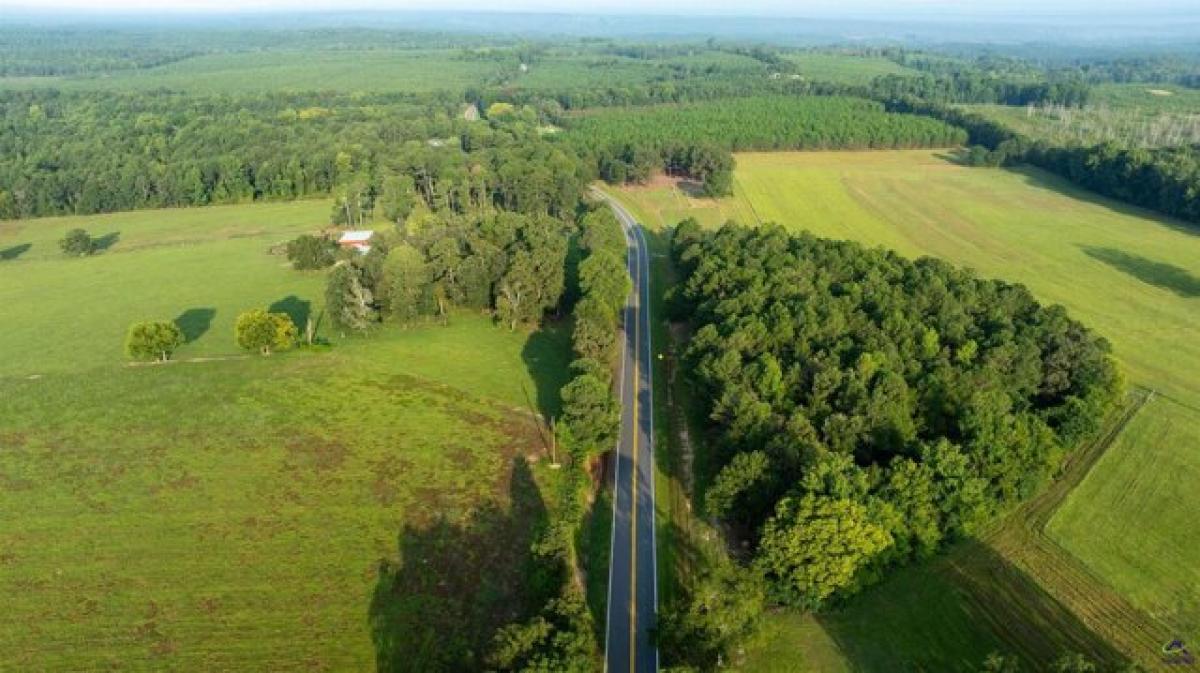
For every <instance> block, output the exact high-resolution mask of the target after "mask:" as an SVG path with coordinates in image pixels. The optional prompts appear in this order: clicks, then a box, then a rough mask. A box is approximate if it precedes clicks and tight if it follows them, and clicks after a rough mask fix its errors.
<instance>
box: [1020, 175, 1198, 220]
mask: <svg viewBox="0 0 1200 673" xmlns="http://www.w3.org/2000/svg"><path fill="white" fill-rule="evenodd" d="M1006 170H1009V171H1012V172H1013V173H1016V174H1018V175H1020V176H1021V177H1022V179H1023V181H1024V182H1025V184H1027V185H1029V186H1030V187H1034V188H1036V189H1041V190H1045V191H1049V192H1054V193H1055V194H1061V195H1063V196H1069V197H1071V198H1072V199H1075V200H1076V201H1084V202H1087V203H1090V204H1092V205H1096V206H1100V207H1101V208H1104V209H1105V210H1109V211H1112V212H1114V213H1118V214H1120V215H1126V216H1128V217H1137V218H1142V219H1146V220H1150V221H1152V222H1154V223H1155V224H1158V225H1161V226H1164V227H1167V228H1168V229H1174V230H1175V231H1178V232H1180V233H1183V234H1188V235H1190V236H1200V225H1197V224H1190V223H1188V222H1185V221H1183V220H1178V219H1175V218H1172V217H1170V216H1169V215H1163V214H1162V213H1157V212H1155V211H1153V210H1150V209H1148V208H1144V207H1142V206H1136V205H1133V204H1132V203H1125V202H1124V201H1118V200H1117V199H1114V198H1112V197H1109V196H1104V195H1102V194H1097V193H1096V192H1093V191H1091V190H1089V189H1088V188H1086V187H1084V186H1082V185H1077V184H1075V183H1074V182H1071V181H1070V180H1068V179H1066V178H1064V177H1062V176H1060V175H1056V174H1054V173H1051V172H1050V171H1047V170H1044V169H1041V168H1038V167H1036V166H1030V165H1022V166H1016V167H1012V168H1008V169H1006Z"/></svg>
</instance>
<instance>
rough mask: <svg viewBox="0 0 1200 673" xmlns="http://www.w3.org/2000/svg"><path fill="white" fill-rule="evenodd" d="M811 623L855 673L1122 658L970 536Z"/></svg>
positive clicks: (1117, 664) (1108, 662)
mask: <svg viewBox="0 0 1200 673" xmlns="http://www.w3.org/2000/svg"><path fill="white" fill-rule="evenodd" d="M818 621H819V622H820V624H821V626H822V627H823V628H824V630H825V631H826V632H827V633H828V634H829V635H830V636H831V637H832V638H833V639H834V641H835V642H836V643H837V645H838V648H839V649H840V650H841V652H842V654H843V656H845V657H846V658H847V659H848V660H849V661H850V662H851V664H852V667H853V668H854V670H860V671H868V672H870V671H913V670H928V671H950V670H978V669H979V667H980V664H981V663H982V662H983V660H984V658H985V657H986V656H987V655H988V654H989V653H991V652H1000V653H1002V654H1006V655H1015V656H1017V657H1019V658H1020V659H1021V662H1022V665H1023V667H1022V670H1043V669H1044V668H1045V667H1046V666H1047V665H1048V664H1049V662H1051V661H1054V660H1055V659H1056V658H1058V657H1059V656H1060V655H1061V654H1062V653H1064V652H1079V653H1082V654H1083V655H1084V656H1086V657H1088V658H1089V659H1091V660H1092V661H1095V662H1097V663H1099V664H1100V665H1101V670H1110V669H1111V670H1119V669H1120V668H1121V667H1122V666H1124V665H1126V664H1127V663H1128V662H1127V660H1126V659H1125V657H1124V656H1122V655H1121V653H1120V652H1118V651H1117V650H1116V649H1114V648H1113V647H1112V646H1111V645H1110V644H1109V643H1107V642H1106V641H1105V640H1104V639H1103V638H1102V637H1101V636H1099V635H1097V634H1096V633H1094V632H1093V631H1092V630H1091V629H1090V628H1088V627H1087V625H1085V624H1084V623H1083V622H1081V621H1080V620H1079V618H1078V617H1076V616H1075V615H1074V614H1073V613H1072V612H1071V611H1070V610H1069V609H1067V608H1066V607H1065V606H1064V605H1063V604H1062V603H1060V602H1058V601H1057V600H1056V599H1055V598H1054V597H1052V596H1051V595H1050V594H1048V593H1047V592H1046V591H1045V590H1044V589H1043V588H1042V587H1041V586H1040V585H1038V583H1037V582H1036V581H1035V580H1034V579H1033V578H1031V577H1030V576H1029V575H1027V574H1026V573H1025V572H1024V571H1022V570H1021V569H1020V568H1017V567H1016V566H1014V565H1012V564H1011V563H1009V562H1008V560H1007V559H1005V558H1004V557H1002V556H1000V555H999V554H997V553H996V552H995V551H994V550H993V549H992V548H991V547H989V546H988V545H986V544H984V543H982V542H979V541H975V540H971V541H967V542H964V543H961V544H959V545H956V546H955V547H954V548H952V549H951V550H950V551H948V552H947V554H946V555H945V556H943V557H940V558H938V559H935V560H933V561H931V562H929V563H926V564H919V565H916V566H912V567H908V568H903V569H901V570H899V571H897V572H896V573H895V574H894V575H892V576H891V577H889V578H888V579H887V580H885V581H884V582H883V583H882V584H880V585H878V586H875V587H872V588H870V589H867V590H866V591H864V592H863V593H862V594H861V595H859V596H856V597H854V598H852V599H850V601H849V602H848V603H847V604H846V605H844V606H842V607H841V608H839V609H836V610H833V611H830V612H829V613H826V614H822V615H820V616H819V617H818Z"/></svg>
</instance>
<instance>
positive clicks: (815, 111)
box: [566, 96, 967, 195]
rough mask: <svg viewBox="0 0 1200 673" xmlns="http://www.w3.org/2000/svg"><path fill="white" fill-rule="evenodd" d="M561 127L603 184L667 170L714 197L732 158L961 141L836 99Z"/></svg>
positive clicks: (936, 128) (679, 108) (577, 121)
mask: <svg viewBox="0 0 1200 673" xmlns="http://www.w3.org/2000/svg"><path fill="white" fill-rule="evenodd" d="M566 123H567V124H568V126H569V129H570V133H569V137H570V139H571V142H572V144H573V145H575V146H576V147H578V148H579V153H580V154H582V155H586V156H590V157H591V158H592V160H593V161H594V163H595V166H596V171H597V174H598V175H599V176H600V177H601V178H603V179H604V180H607V181H609V182H618V183H619V182H642V181H645V180H646V179H648V178H649V177H650V176H651V175H652V174H653V173H654V172H656V171H659V170H665V171H667V172H668V173H674V174H682V175H688V176H691V177H693V178H695V179H697V180H700V181H702V182H704V183H705V186H706V190H707V191H708V192H709V193H710V194H715V195H719V194H724V193H726V192H728V190H729V186H730V183H731V179H732V178H731V171H732V168H733V161H732V157H731V156H729V153H730V152H736V151H745V150H811V149H867V148H871V149H880V148H902V147H942V146H950V145H958V144H961V143H963V142H965V141H966V137H967V135H966V133H965V132H963V131H962V130H961V129H958V128H955V127H953V126H950V125H949V124H945V123H943V122H939V121H935V120H933V119H930V118H928V117H922V116H916V115H905V114H891V113H888V112H887V111H885V110H884V106H883V105H882V104H880V103H876V102H873V101H868V100H864V99H861V98H848V97H841V96H820V97H815V96H813V97H801V98H786V97H753V98H737V99H728V100H721V101H713V102H708V103H693V104H686V105H664V106H656V107H650V108H639V109H636V110H633V109H619V110H603V111H595V112H587V113H582V114H579V115H574V116H571V117H569V118H568V119H567V122H566Z"/></svg>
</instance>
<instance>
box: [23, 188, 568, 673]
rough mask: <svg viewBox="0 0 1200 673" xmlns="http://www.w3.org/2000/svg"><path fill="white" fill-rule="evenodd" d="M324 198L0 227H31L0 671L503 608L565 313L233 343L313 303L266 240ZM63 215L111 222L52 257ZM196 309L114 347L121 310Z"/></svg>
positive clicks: (488, 615)
mask: <svg viewBox="0 0 1200 673" xmlns="http://www.w3.org/2000/svg"><path fill="white" fill-rule="evenodd" d="M327 214H328V206H327V204H326V203H324V202H314V203H303V202H301V203H293V204H285V205H278V206H276V205H265V206H259V205H254V206H238V207H229V208H209V209H201V210H180V211H152V212H151V211H148V212H142V213H131V214H119V215H110V216H101V217H88V218H78V219H74V218H70V219H56V220H33V221H26V222H21V223H4V224H0V232H3V237H4V238H3V239H0V254H3V251H4V250H8V249H11V248H12V247H13V246H24V245H25V244H26V243H31V245H30V247H28V248H27V249H25V250H24V251H23V252H22V253H21V254H20V256H11V255H9V256H8V257H5V258H4V259H3V260H2V261H0V288H2V290H0V291H2V292H3V293H4V294H3V297H2V300H0V305H2V306H4V309H3V318H4V325H5V329H4V330H3V333H4V337H3V341H2V342H0V352H3V353H4V355H5V359H4V362H3V368H4V369H3V370H2V371H0V511H2V512H4V516H3V518H0V591H3V593H4V595H5V596H6V600H5V602H4V619H3V620H0V652H3V653H4V654H3V664H0V668H3V669H5V670H7V669H8V668H12V669H13V670H99V669H110V668H117V669H120V670H154V671H160V670H178V671H193V670H256V669H268V670H366V669H371V668H374V667H375V666H376V664H377V662H382V665H383V666H385V667H386V666H392V665H395V663H396V662H397V661H422V660H423V659H422V658H423V657H425V656H427V655H428V654H429V653H430V652H436V651H454V652H466V651H470V650H474V651H479V649H480V648H481V647H483V646H484V645H485V643H484V642H483V641H484V639H486V638H487V637H488V636H489V635H490V633H491V632H492V630H493V629H494V627H495V626H496V625H497V624H499V623H500V622H502V621H506V620H508V619H510V618H512V617H514V616H516V615H519V614H520V613H521V612H522V611H523V610H525V609H526V608H527V607H528V606H527V605H526V603H527V596H526V595H525V594H524V593H523V590H524V588H525V584H523V583H522V582H521V581H520V580H521V578H522V577H523V576H524V569H525V564H526V562H527V560H528V555H529V548H530V543H531V540H532V536H533V534H534V530H535V528H536V526H537V525H539V523H540V522H541V521H542V519H543V518H544V516H545V512H546V509H547V508H549V507H552V506H553V503H552V502H547V501H546V500H545V499H543V497H542V494H543V493H552V492H554V488H553V483H552V482H553V480H554V479H555V473H554V472H552V471H551V470H549V469H548V468H547V467H546V466H544V464H543V463H542V462H538V461H537V459H538V457H539V456H540V455H541V453H542V452H543V451H544V449H543V442H542V439H541V433H540V431H539V425H538V423H537V421H536V419H535V417H534V413H533V410H534V409H537V408H542V409H546V410H553V408H552V406H553V404H555V400H556V392H555V391H557V388H558V386H559V385H561V383H562V381H561V380H560V377H561V372H563V371H565V369H566V364H567V362H566V361H567V358H568V351H569V342H568V340H567V337H566V330H565V329H549V330H544V331H541V332H536V333H523V332H519V331H518V332H509V331H507V330H501V329H497V328H495V327H494V326H493V325H492V324H491V322H490V320H488V319H487V318H485V317H482V316H477V315H466V314H464V315H456V316H454V317H453V319H452V321H451V324H450V326H448V327H440V326H429V327H423V328H415V329H409V330H399V329H384V330H382V331H381V332H379V333H377V334H374V335H372V336H370V337H367V338H361V337H358V338H345V339H343V338H341V337H339V336H338V335H336V334H329V335H328V336H329V337H330V338H331V340H332V341H333V345H332V347H331V348H328V349H324V350H315V351H295V352H290V353H280V354H276V355H273V356H271V357H266V358H264V357H260V356H252V357H244V358H242V357H240V356H238V355H237V351H236V348H235V346H234V345H233V333H232V327H231V325H232V320H233V316H234V315H235V314H236V312H237V311H238V310H241V309H243V308H248V307H252V306H261V305H267V304H269V303H273V302H276V301H278V300H279V299H281V298H282V299H287V298H288V297H295V300H294V301H290V302H284V303H283V304H284V305H285V306H287V307H290V308H293V309H295V308H296V307H300V308H299V309H297V310H303V307H304V305H305V302H308V303H309V306H310V310H311V311H313V312H314V314H316V313H318V312H319V303H320V302H319V297H320V293H321V288H322V285H323V283H322V280H321V277H320V275H319V274H309V273H299V272H295V271H292V270H291V269H289V268H287V267H286V266H284V265H283V264H282V262H283V260H282V258H281V257H274V256H271V255H269V254H268V253H267V250H268V249H269V248H270V247H271V245H273V243H274V241H275V240H276V239H282V238H287V237H290V236H294V235H295V234H296V233H298V232H300V231H315V230H317V229H319V228H320V226H321V224H322V223H323V222H324V221H325V220H326V217H327ZM76 225H79V226H86V227H88V228H89V229H91V230H92V231H93V233H95V234H105V233H108V232H109V231H112V230H119V231H120V232H121V236H120V238H119V239H117V241H116V242H115V243H114V244H113V245H112V246H111V247H110V248H108V249H107V250H104V251H103V252H102V253H101V254H99V255H97V256H96V257H94V258H91V259H80V260H64V259H62V258H61V257H60V256H58V254H57V250H56V249H55V248H53V247H52V245H53V241H54V240H56V239H57V238H58V237H59V236H61V231H62V230H63V229H65V228H68V227H70V226H76ZM193 266H195V267H196V268H192V267H193ZM13 286H18V288H19V289H18V290H16V291H13V290H11V288H12V287H13ZM97 287H100V288H103V291H102V292H101V291H100V290H96V289H95V288H97ZM195 307H213V308H215V315H213V316H212V318H211V324H209V325H208V326H207V328H206V329H203V330H202V329H201V328H200V327H198V326H196V325H193V327H192V329H193V330H195V332H196V333H199V335H198V336H197V338H196V340H195V341H194V342H193V343H191V344H188V345H187V346H185V347H184V348H183V349H181V351H180V352H179V354H178V358H179V360H178V361H177V362H176V363H174V364H170V365H165V366H163V365H156V366H128V365H126V364H125V363H124V358H123V357H122V355H121V349H120V342H121V340H122V338H123V335H124V329H125V327H126V326H127V324H128V322H129V320H130V319H132V318H137V317H142V316H143V315H145V316H149V317H166V318H168V319H170V318H174V317H176V316H178V315H180V314H181V313H183V312H185V311H186V310H188V309H192V308H195ZM201 322H203V321H201ZM14 329H19V330H21V332H20V336H16V335H14V334H13V332H14ZM114 340H115V341H114ZM38 347H43V348H44V349H45V352H40V351H41V349H40V348H38ZM197 355H202V356H204V357H203V358H202V359H201V360H199V361H192V358H193V357H194V356H197ZM225 356H233V357H231V358H230V359H225ZM212 357H217V358H219V359H209V358H212Z"/></svg>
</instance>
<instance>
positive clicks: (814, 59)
mask: <svg viewBox="0 0 1200 673" xmlns="http://www.w3.org/2000/svg"><path fill="white" fill-rule="evenodd" d="M784 58H785V59H787V60H789V61H791V62H792V63H795V64H796V66H797V69H798V71H799V74H800V75H801V76H802V77H804V78H805V79H810V80H818V81H825V82H838V83H841V84H870V82H871V80H873V79H875V78H876V77H880V76H883V75H912V76H916V75H919V74H920V73H919V72H917V71H916V70H913V69H911V68H906V67H904V66H902V65H900V64H899V63H896V62H895V61H891V60H888V59H886V58H881V57H877V56H858V55H855V54H833V53H827V52H816V51H804V52H794V53H790V54H784Z"/></svg>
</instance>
